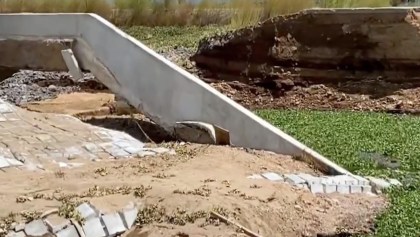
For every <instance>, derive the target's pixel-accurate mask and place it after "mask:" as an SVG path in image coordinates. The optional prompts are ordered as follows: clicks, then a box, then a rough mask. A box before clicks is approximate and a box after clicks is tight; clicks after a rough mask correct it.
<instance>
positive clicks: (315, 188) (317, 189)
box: [309, 183, 324, 194]
mask: <svg viewBox="0 0 420 237" xmlns="http://www.w3.org/2000/svg"><path fill="white" fill-rule="evenodd" d="M309 190H311V192H312V193H314V194H315V193H324V186H323V185H322V184H319V183H312V184H310V185H309Z"/></svg>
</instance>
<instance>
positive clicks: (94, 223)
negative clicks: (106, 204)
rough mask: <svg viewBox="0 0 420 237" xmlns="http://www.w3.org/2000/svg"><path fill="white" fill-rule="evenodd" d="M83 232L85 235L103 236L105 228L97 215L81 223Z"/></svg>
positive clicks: (90, 236) (92, 236)
mask: <svg viewBox="0 0 420 237" xmlns="http://www.w3.org/2000/svg"><path fill="white" fill-rule="evenodd" d="M82 228H83V232H85V235H86V237H105V236H106V234H105V230H104V227H103V226H102V223H101V219H100V218H99V217H95V218H90V219H89V220H86V221H85V223H84V224H83V227H82Z"/></svg>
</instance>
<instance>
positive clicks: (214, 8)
mask: <svg viewBox="0 0 420 237" xmlns="http://www.w3.org/2000/svg"><path fill="white" fill-rule="evenodd" d="M317 2H318V3H317ZM316 3H317V4H316ZM389 4H390V1H389V0H348V1H343V0H320V1H316V0H261V1H256V0H226V1H225V2H224V3H220V2H218V1H213V0H202V1H201V2H200V3H199V4H196V5H192V4H191V3H189V2H188V1H185V0H163V1H155V0H115V4H110V2H109V1H107V0H30V1H29V0H0V12H3V13H18V12H36V13H51V12H81V13H96V14H98V15H100V16H102V17H104V18H106V19H108V20H110V21H112V22H113V23H115V24H116V25H124V26H132V25H145V26H169V25H170V26H187V25H200V26H203V25H211V24H217V25H227V24H231V25H233V26H245V25H249V24H255V23H257V22H259V21H261V20H265V19H267V18H270V17H273V16H277V15H282V14H289V13H293V12H297V11H300V10H303V9H307V8H312V7H328V8H340V7H382V6H389Z"/></svg>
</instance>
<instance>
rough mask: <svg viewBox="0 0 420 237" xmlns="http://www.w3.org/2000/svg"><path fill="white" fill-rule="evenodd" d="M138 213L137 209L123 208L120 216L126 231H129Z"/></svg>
mask: <svg viewBox="0 0 420 237" xmlns="http://www.w3.org/2000/svg"><path fill="white" fill-rule="evenodd" d="M138 212H139V210H138V208H137V207H135V206H134V207H127V208H124V209H123V210H122V211H121V212H120V215H121V217H122V219H123V221H124V225H125V227H126V228H127V229H130V228H131V227H132V226H133V225H134V223H135V221H136V218H137V213H138Z"/></svg>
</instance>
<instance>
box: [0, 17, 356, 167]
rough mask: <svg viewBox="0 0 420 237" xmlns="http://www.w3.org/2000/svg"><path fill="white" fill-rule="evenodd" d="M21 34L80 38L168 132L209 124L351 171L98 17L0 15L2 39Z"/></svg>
mask: <svg viewBox="0 0 420 237" xmlns="http://www.w3.org/2000/svg"><path fill="white" fill-rule="evenodd" d="M16 36H19V37H23V38H29V37H31V38H33V37H34V36H36V37H40V38H57V37H58V38H76V39H77V40H78V41H79V44H85V46H84V47H82V48H85V49H86V51H91V52H90V53H89V52H86V51H84V50H80V48H79V49H78V50H77V49H76V50H75V51H76V57H82V58H78V59H79V60H81V61H82V62H84V63H82V64H83V66H84V67H88V68H86V69H89V70H90V69H92V68H89V67H92V65H95V67H96V69H94V70H92V71H93V72H94V74H96V73H95V70H96V72H98V71H99V69H98V65H102V66H103V69H104V70H105V71H106V72H105V73H104V74H105V75H106V76H107V77H113V78H114V80H116V81H110V80H108V79H107V80H103V83H104V84H105V85H106V86H108V87H109V88H111V89H112V90H113V91H114V92H115V93H116V94H119V95H122V96H124V97H125V98H126V99H127V100H128V101H129V102H130V104H132V105H133V106H135V107H136V108H138V109H139V110H140V111H143V112H144V113H145V114H146V115H147V116H149V117H150V118H151V119H153V120H154V121H155V122H156V123H158V124H160V125H162V126H163V127H164V128H166V129H167V130H171V129H173V127H174V125H175V123H176V122H180V121H201V122H206V123H210V124H214V125H217V126H219V127H221V128H224V129H227V130H228V131H229V132H230V138H231V143H232V145H236V146H242V147H249V148H255V149H264V150H270V151H274V152H278V153H282V154H287V155H293V156H300V157H303V158H305V159H307V160H308V161H310V162H312V163H314V164H316V165H318V167H319V168H320V169H322V170H324V171H325V172H327V173H333V174H337V173H340V174H343V173H348V171H346V170H345V169H343V168H341V167H339V166H337V165H336V164H334V163H333V162H331V161H329V160H328V159H326V158H324V157H323V156H321V155H320V154H318V153H316V152H315V151H313V150H311V149H309V148H308V147H306V146H304V145H303V144H301V143H300V142H298V141H297V140H295V139H294V138H292V137H291V136H289V135H287V134H286V133H284V132H282V131H280V130H279V129H277V128H276V127H274V126H272V125H271V124H269V123H268V122H266V121H264V120H263V119H261V118H259V117H258V116H256V115H254V114H253V113H252V112H250V111H248V110H246V109H245V108H243V107H242V106H240V105H239V104H237V103H235V102H234V101H232V100H230V99H229V98H227V97H226V96H224V95H222V94H221V93H219V92H218V91H216V90H215V89H214V88H212V87H211V86H209V85H207V84H206V83H205V82H203V81H201V80H200V79H198V78H196V77H194V76H193V75H191V74H189V73H188V72H186V71H185V70H183V69H181V68H179V67H178V66H176V65H175V64H173V63H171V62H169V61H168V60H166V59H164V58H163V57H162V56H160V55H158V54H157V53H155V52H154V51H152V50H151V49H149V48H148V47H146V46H145V45H143V44H142V43H140V42H138V41H137V40H135V39H134V38H132V37H130V36H129V35H127V34H125V33H124V32H122V31H121V30H119V29H118V28H116V27H115V26H113V25H112V24H111V23H109V22H107V21H106V20H104V19H103V18H101V17H99V16H97V15H92V14H10V15H0V38H8V37H16ZM77 44H78V43H77V42H76V45H77ZM78 52H79V53H78ZM92 52H94V54H93V53H92ZM99 79H100V80H102V79H101V77H99Z"/></svg>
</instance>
